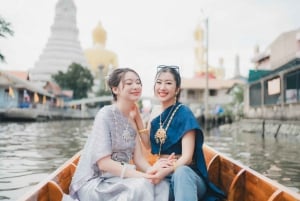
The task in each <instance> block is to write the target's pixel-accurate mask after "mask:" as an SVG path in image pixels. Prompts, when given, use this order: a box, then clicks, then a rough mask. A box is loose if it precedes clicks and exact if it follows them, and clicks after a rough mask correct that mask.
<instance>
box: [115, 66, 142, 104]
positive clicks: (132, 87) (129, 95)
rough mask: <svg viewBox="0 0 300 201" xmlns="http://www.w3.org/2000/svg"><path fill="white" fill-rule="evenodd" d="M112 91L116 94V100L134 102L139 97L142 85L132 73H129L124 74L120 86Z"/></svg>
mask: <svg viewBox="0 0 300 201" xmlns="http://www.w3.org/2000/svg"><path fill="white" fill-rule="evenodd" d="M113 91H114V93H115V94H117V96H118V100H121V99H124V100H129V101H133V102H135V101H137V100H139V98H140V97H141V94H142V83H141V80H140V78H139V77H138V76H137V75H136V74H135V73H134V72H131V71H129V72H127V73H125V74H124V77H123V79H122V80H121V82H120V84H119V85H118V87H115V88H114V89H113Z"/></svg>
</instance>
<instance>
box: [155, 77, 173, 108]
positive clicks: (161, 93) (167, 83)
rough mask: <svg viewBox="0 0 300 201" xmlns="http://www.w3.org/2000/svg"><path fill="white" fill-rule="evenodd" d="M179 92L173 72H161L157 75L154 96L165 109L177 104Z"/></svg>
mask: <svg viewBox="0 0 300 201" xmlns="http://www.w3.org/2000/svg"><path fill="white" fill-rule="evenodd" d="M178 92H179V88H178V87H177V84H176V81H175V78H174V75H173V74H172V73H171V72H168V71H167V72H161V73H159V74H158V75H157V77H156V80H155V85H154V94H155V96H156V97H157V98H158V99H159V101H160V102H161V103H162V105H163V106H164V107H168V106H170V105H172V104H174V103H175V97H176V94H177V93H178Z"/></svg>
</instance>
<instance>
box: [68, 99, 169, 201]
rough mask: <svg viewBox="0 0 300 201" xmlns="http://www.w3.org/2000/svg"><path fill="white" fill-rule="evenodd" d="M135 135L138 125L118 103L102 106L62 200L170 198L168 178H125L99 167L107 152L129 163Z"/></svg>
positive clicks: (160, 200)
mask: <svg viewBox="0 0 300 201" xmlns="http://www.w3.org/2000/svg"><path fill="white" fill-rule="evenodd" d="M135 137H136V131H135V129H134V128H133V127H132V126H131V125H130V123H129V122H128V119H127V118H126V117H125V116H124V115H123V114H122V113H121V112H120V111H119V110H118V108H117V107H116V106H115V105H109V106H105V107H103V108H102V109H100V110H99V112H98V114H97V116H96V118H95V121H94V125H93V130H92V133H91V134H90V136H89V137H88V139H87V142H86V144H85V147H84V150H83V152H82V155H81V158H80V161H79V163H78V167H77V169H76V172H75V174H74V176H73V178H72V182H71V185H70V194H69V195H64V197H63V200H65V201H66V200H80V201H102V200H103V201H164V200H168V196H169V184H168V182H166V181H162V182H160V183H159V184H157V185H153V184H151V183H150V182H149V181H148V180H147V179H144V178H123V179H122V178H120V177H119V176H114V175H111V174H109V173H108V172H103V171H100V170H99V168H98V166H97V161H98V160H99V159H101V158H103V157H106V156H108V155H111V157H112V159H113V160H115V161H120V162H125V163H129V161H130V160H131V159H132V155H133V151H134V147H135ZM100 168H101V167H100Z"/></svg>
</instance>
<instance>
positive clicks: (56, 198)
mask: <svg viewBox="0 0 300 201" xmlns="http://www.w3.org/2000/svg"><path fill="white" fill-rule="evenodd" d="M203 149H204V153H205V159H206V164H207V168H208V173H209V176H210V179H211V180H212V182H213V183H215V184H216V185H217V186H218V187H220V188H221V189H222V190H223V191H224V192H226V194H227V200H228V201H300V194H298V193H296V192H293V191H291V190H290V189H288V188H287V187H285V186H283V185H281V184H279V183H277V182H275V181H272V180H271V179H269V178H267V177H265V176H263V175H262V174H259V173H258V172H256V171H254V170H252V169H250V168H248V167H246V166H244V165H242V164H240V163H238V162H236V161H234V160H232V159H230V158H229V157H226V156H224V155H222V154H221V153H219V152H217V151H215V150H213V149H212V148H210V147H209V146H207V145H204V146H203ZM79 157H80V152H79V153H77V154H75V155H74V156H73V157H72V158H71V159H69V160H68V161H67V162H66V163H65V164H63V165H62V166H61V167H60V168H58V169H57V170H56V171H55V172H53V173H52V174H51V175H49V177H48V178H46V179H45V180H44V181H42V182H40V183H39V184H38V185H37V186H35V187H34V188H33V189H32V191H30V192H28V193H27V194H26V195H24V196H23V197H21V198H20V199H19V201H60V200H61V199H62V195H63V192H64V193H66V194H68V193H69V185H70V182H71V178H72V175H73V174H74V171H75V169H76V165H77V163H78V160H79ZM148 159H149V161H150V162H153V158H152V157H151V156H150V157H149V158H148Z"/></svg>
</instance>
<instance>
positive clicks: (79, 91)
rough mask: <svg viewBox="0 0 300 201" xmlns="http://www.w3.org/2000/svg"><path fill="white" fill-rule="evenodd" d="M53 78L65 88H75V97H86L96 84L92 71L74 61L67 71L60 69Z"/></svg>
mask: <svg viewBox="0 0 300 201" xmlns="http://www.w3.org/2000/svg"><path fill="white" fill-rule="evenodd" d="M52 78H53V79H54V80H55V82H56V83H57V84H58V85H59V86H60V87H62V88H63V89H70V90H73V94H74V95H73V98H74V99H81V98H86V97H87V94H88V92H89V91H90V90H91V88H92V86H93V84H94V78H93V76H92V74H91V72H90V71H89V70H88V69H87V68H84V67H83V66H81V65H80V64H77V63H72V64H71V65H70V66H69V68H68V71H67V72H66V73H63V72H62V71H59V72H58V73H57V74H55V75H52Z"/></svg>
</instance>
